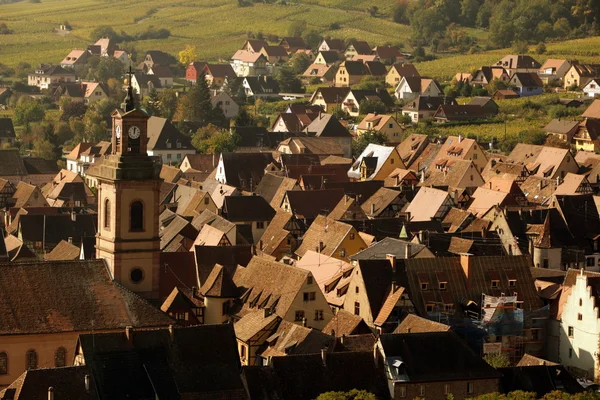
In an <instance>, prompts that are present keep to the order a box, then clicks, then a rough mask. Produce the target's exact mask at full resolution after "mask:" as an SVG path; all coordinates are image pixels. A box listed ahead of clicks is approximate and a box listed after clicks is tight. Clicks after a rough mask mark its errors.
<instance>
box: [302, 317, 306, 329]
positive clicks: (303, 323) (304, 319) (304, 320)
mask: <svg viewBox="0 0 600 400" xmlns="http://www.w3.org/2000/svg"><path fill="white" fill-rule="evenodd" d="M302 326H303V327H305V328H306V318H302Z"/></svg>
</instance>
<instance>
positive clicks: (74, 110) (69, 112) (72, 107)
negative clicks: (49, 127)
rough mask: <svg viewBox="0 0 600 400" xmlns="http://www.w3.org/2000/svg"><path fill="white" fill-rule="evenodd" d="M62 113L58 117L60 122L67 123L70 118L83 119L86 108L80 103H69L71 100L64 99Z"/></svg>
mask: <svg viewBox="0 0 600 400" xmlns="http://www.w3.org/2000/svg"><path fill="white" fill-rule="evenodd" d="M61 108H62V113H61V115H60V120H61V121H68V120H70V119H71V118H79V119H81V118H83V116H84V114H85V112H86V111H87V106H86V105H85V103H84V102H82V101H71V99H68V98H67V99H66V101H64V102H62V107H61Z"/></svg>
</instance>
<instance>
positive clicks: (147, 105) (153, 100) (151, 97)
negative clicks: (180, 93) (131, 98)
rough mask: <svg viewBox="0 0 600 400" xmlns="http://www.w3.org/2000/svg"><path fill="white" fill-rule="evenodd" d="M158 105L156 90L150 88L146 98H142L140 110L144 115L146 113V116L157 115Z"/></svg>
mask: <svg viewBox="0 0 600 400" xmlns="http://www.w3.org/2000/svg"><path fill="white" fill-rule="evenodd" d="M159 105H160V101H159V99H158V92H157V91H156V89H154V88H152V89H151V90H150V93H148V96H146V97H145V98H144V101H143V102H142V108H143V109H144V111H146V113H148V115H151V116H152V115H158V113H159Z"/></svg>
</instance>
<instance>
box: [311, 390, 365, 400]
mask: <svg viewBox="0 0 600 400" xmlns="http://www.w3.org/2000/svg"><path fill="white" fill-rule="evenodd" d="M317 400H377V397H375V395H374V394H373V393H370V392H367V391H366V390H357V389H352V390H350V391H349V392H326V393H323V394H321V395H319V397H317Z"/></svg>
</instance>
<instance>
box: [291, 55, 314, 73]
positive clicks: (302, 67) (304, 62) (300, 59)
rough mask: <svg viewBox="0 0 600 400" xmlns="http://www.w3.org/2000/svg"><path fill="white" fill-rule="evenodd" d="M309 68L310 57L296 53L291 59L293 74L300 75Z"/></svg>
mask: <svg viewBox="0 0 600 400" xmlns="http://www.w3.org/2000/svg"><path fill="white" fill-rule="evenodd" d="M309 66H310V57H308V54H306V53H296V54H294V56H293V57H292V69H293V70H294V73H295V74H297V75H300V74H302V73H304V71H306V69H307V68H308V67H309Z"/></svg>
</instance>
